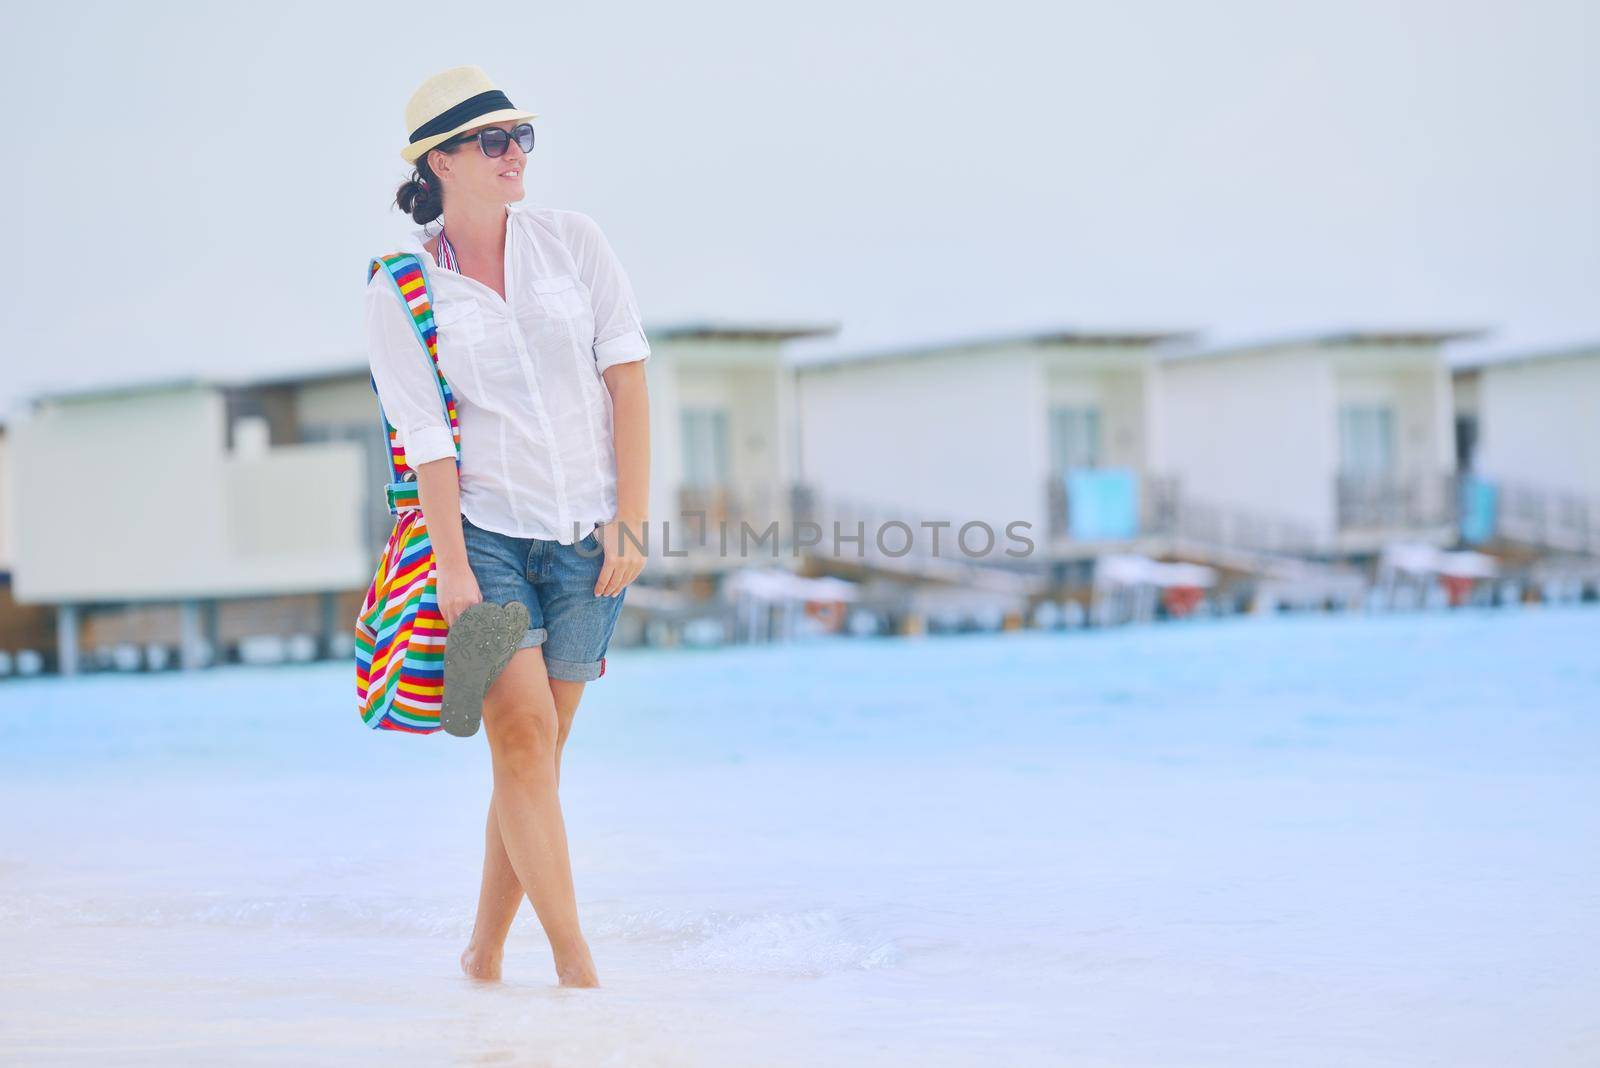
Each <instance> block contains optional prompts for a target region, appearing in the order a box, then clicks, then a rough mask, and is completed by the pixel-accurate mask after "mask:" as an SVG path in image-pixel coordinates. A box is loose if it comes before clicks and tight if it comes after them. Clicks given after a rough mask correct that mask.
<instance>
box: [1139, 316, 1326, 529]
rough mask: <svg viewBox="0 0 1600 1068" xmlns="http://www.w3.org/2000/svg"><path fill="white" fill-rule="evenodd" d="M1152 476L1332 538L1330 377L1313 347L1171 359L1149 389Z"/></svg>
mask: <svg viewBox="0 0 1600 1068" xmlns="http://www.w3.org/2000/svg"><path fill="white" fill-rule="evenodd" d="M1152 393H1153V394H1154V396H1156V397H1157V398H1158V400H1157V406H1158V414H1157V416H1156V418H1158V419H1159V420H1160V422H1161V424H1162V425H1161V431H1160V433H1159V434H1157V435H1154V436H1153V438H1152V440H1153V441H1154V442H1157V443H1159V448H1160V455H1159V456H1158V457H1157V458H1156V459H1155V462H1154V464H1153V467H1154V468H1155V469H1156V470H1159V471H1162V472H1166V473H1170V474H1174V475H1177V476H1178V478H1179V479H1180V480H1181V486H1182V492H1183V494H1184V496H1185V497H1186V498H1188V499H1190V500H1193V501H1195V502H1199V503H1203V504H1205V505H1209V506H1217V507H1222V508H1233V509H1238V510H1240V511H1244V512H1251V513H1256V514H1260V515H1262V516H1268V517H1274V518H1277V519H1283V520H1292V521H1294V522H1297V523H1300V524H1303V525H1304V526H1305V527H1306V528H1307V529H1309V530H1310V531H1312V532H1313V534H1314V536H1316V537H1318V538H1319V539H1321V540H1323V541H1325V542H1326V541H1330V540H1331V539H1332V538H1333V536H1334V533H1335V529H1334V525H1335V516H1334V474H1335V471H1336V467H1337V463H1338V439H1337V434H1338V426H1337V421H1336V414H1335V413H1336V408H1335V399H1334V398H1335V386H1334V375H1333V371H1332V368H1331V366H1330V364H1329V361H1328V359H1327V358H1326V357H1325V355H1323V354H1322V353H1319V352H1318V351H1316V350H1315V349H1311V348H1295V349H1279V350H1271V351H1267V352H1251V353H1240V354H1236V355H1228V356H1219V357H1202V358H1193V359H1174V360H1168V361H1166V362H1165V363H1163V364H1162V365H1161V368H1160V371H1159V382H1158V383H1157V385H1156V388H1155V389H1153V390H1152Z"/></svg>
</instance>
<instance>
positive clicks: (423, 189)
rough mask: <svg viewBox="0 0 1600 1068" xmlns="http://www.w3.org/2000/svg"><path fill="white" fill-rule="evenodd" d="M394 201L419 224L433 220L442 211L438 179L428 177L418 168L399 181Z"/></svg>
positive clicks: (441, 194)
mask: <svg viewBox="0 0 1600 1068" xmlns="http://www.w3.org/2000/svg"><path fill="white" fill-rule="evenodd" d="M394 203H395V207H397V208H399V209H400V210H401V211H403V212H405V213H406V214H407V215H409V216H411V217H412V218H413V219H415V220H416V221H417V223H418V224H419V225H426V224H427V223H431V222H433V220H435V219H437V218H438V217H439V216H440V215H442V214H443V213H444V195H443V191H442V190H440V188H439V179H437V178H432V179H430V178H429V177H428V176H425V175H424V174H423V173H422V170H421V168H418V169H417V173H416V174H413V175H412V176H411V177H410V178H407V179H406V180H405V181H403V182H401V183H400V189H399V191H398V192H396V193H395V195H394Z"/></svg>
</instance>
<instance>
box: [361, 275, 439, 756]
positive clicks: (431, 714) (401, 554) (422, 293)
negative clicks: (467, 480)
mask: <svg viewBox="0 0 1600 1068" xmlns="http://www.w3.org/2000/svg"><path fill="white" fill-rule="evenodd" d="M378 271H383V272H385V273H386V274H387V275H388V277H389V282H390V284H391V285H392V286H393V287H394V291H395V295H396V296H397V297H398V298H399V299H400V300H401V301H403V302H404V303H405V305H406V307H407V308H408V309H409V310H410V312H411V325H412V326H413V327H414V328H415V330H416V334H417V340H418V341H420V342H421V343H422V352H423V354H425V355H426V356H427V358H428V360H429V362H430V363H431V364H432V365H433V373H434V377H435V378H436V379H437V380H438V383H439V400H440V402H441V403H442V404H443V405H444V410H445V415H446V417H447V418H448V419H449V422H450V436H451V438H453V439H454V441H455V447H456V471H457V472H459V471H460V470H461V427H460V425H459V424H458V423H457V421H456V402H455V397H454V396H453V395H452V394H451V392H450V384H449V383H448V382H446V381H445V378H444V372H443V371H441V370H440V369H439V353H438V346H437V339H438V335H437V330H436V328H435V325H434V321H433V303H432V300H431V298H430V296H429V293H428V282H427V278H426V276H425V275H424V274H423V270H422V263H421V261H420V260H418V258H417V257H416V256H414V255H412V254H411V253H408V252H397V253H391V254H390V255H387V256H379V257H376V258H375V259H373V260H372V261H371V262H370V263H369V264H368V265H367V281H368V282H369V283H370V282H371V280H372V276H373V275H374V274H375V273H377V272H378ZM372 391H373V393H377V392H378V381H377V379H376V378H373V379H372ZM378 415H379V417H380V418H381V419H382V420H383V429H384V435H385V441H386V442H387V444H388V450H387V451H388V454H389V468H390V471H389V473H390V480H389V484H388V486H387V487H386V488H385V496H386V497H387V498H388V501H389V514H391V515H393V516H394V517H395V523H394V531H393V532H392V533H391V534H390V535H389V541H388V544H386V545H385V546H384V548H383V554H382V556H381V557H380V558H379V559H378V570H377V572H376V573H375V574H374V575H373V576H372V583H371V584H370V585H369V586H368V587H367V593H366V596H365V597H364V598H363V599H362V602H361V611H360V613H359V614H358V615H357V617H356V627H355V654H356V708H357V710H358V711H359V712H360V713H361V720H362V722H364V723H365V724H366V725H367V726H368V727H371V728H373V729H374V730H390V731H405V732H407V733H409V734H432V733H434V732H435V731H437V730H439V729H440V723H439V708H440V705H441V704H442V703H443V695H444V645H445V635H446V633H447V632H448V630H449V626H448V624H446V623H445V620H444V616H443V615H442V614H441V613H440V611H439V599H438V596H437V590H436V587H435V577H436V572H435V566H434V556H433V543H432V542H431V541H430V540H429V538H428V525H427V523H426V522H424V521H423V516H422V502H421V500H420V498H419V497H418V495H417V481H416V479H417V474H416V472H415V471H414V470H412V468H411V467H410V466H409V465H408V464H407V463H406V456H405V450H404V449H403V448H402V447H401V445H400V442H399V440H398V435H397V432H396V430H395V427H394V424H392V423H390V422H389V417H388V416H387V415H386V414H384V411H383V398H382V397H381V396H380V397H379V398H378Z"/></svg>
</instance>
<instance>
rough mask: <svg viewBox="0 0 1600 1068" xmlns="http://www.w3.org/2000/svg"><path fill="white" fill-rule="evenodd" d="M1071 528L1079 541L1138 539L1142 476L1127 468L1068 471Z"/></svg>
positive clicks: (1069, 527)
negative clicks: (1140, 477)
mask: <svg viewBox="0 0 1600 1068" xmlns="http://www.w3.org/2000/svg"><path fill="white" fill-rule="evenodd" d="M1066 479H1067V530H1068V532H1069V533H1070V534H1071V536H1072V538H1073V539H1074V540H1075V541H1106V540H1111V539H1121V538H1134V537H1137V536H1138V534H1139V479H1138V476H1137V475H1136V474H1135V473H1134V472H1133V471H1129V470H1126V469H1124V468H1117V467H1102V468H1088V467H1079V468H1074V469H1073V470H1071V471H1068V472H1067V474H1066Z"/></svg>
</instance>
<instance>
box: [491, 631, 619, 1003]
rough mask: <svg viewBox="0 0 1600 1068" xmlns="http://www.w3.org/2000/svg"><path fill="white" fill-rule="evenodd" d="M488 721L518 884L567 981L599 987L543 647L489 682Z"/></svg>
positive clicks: (497, 799)
mask: <svg viewBox="0 0 1600 1068" xmlns="http://www.w3.org/2000/svg"><path fill="white" fill-rule="evenodd" d="M483 725H484V729H485V731H486V732H487V734H488V736H489V755H490V759H491V761H492V763H493V766H494V797H493V804H494V811H495V815H496V817H497V818H498V821H499V824H500V837H501V840H502V842H503V843H504V846H505V851H506V855H507V857H508V858H509V859H510V861H511V867H512V870H513V871H514V872H515V873H516V876H517V879H518V881H519V882H520V883H521V884H522V886H523V887H524V888H525V889H526V890H527V892H528V898H529V900H531V901H532V902H533V909H534V912H535V913H537V914H538V916H539V923H540V924H541V925H542V926H543V927H544V932H545V936H546V937H547V938H549V940H550V949H551V952H552V954H553V955H554V958H555V965H556V974H557V976H558V977H559V979H560V982H561V984H562V985H563V986H598V985H599V980H598V978H597V977H596V975H595V969H594V960H593V958H592V957H591V956H590V954H589V946H588V943H587V942H585V941H584V938H583V932H582V931H581V930H580V928H579V925H578V906H577V901H576V895H575V894H574V891H573V885H572V862H571V859H570V857H569V855H568V853H567V832H566V825H565V823H564V821H563V820H562V817H561V800H560V797H559V795H558V794H557V792H556V742H557V738H558V737H559V735H560V727H559V720H558V718H557V715H556V707H555V698H554V695H553V693H552V691H551V688H550V680H549V677H548V676H547V675H546V674H545V670H544V655H543V652H542V651H541V650H540V649H538V648H533V649H522V650H518V651H517V652H516V653H515V654H514V655H513V656H512V658H511V663H510V664H509V665H507V666H506V669H505V670H504V671H503V672H501V673H500V676H499V677H498V678H497V679H495V681H494V684H493V685H491V686H490V687H489V693H488V695H487V696H486V698H485V699H484V703H483Z"/></svg>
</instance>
